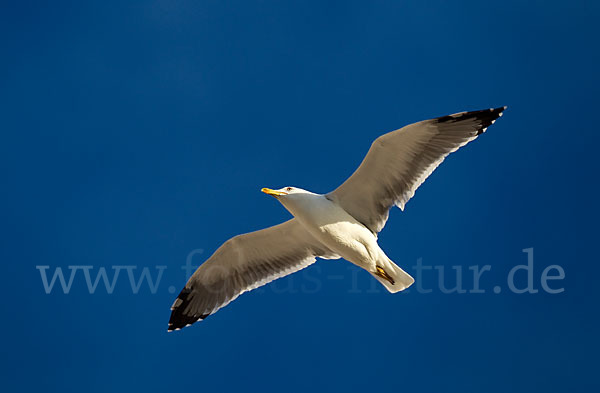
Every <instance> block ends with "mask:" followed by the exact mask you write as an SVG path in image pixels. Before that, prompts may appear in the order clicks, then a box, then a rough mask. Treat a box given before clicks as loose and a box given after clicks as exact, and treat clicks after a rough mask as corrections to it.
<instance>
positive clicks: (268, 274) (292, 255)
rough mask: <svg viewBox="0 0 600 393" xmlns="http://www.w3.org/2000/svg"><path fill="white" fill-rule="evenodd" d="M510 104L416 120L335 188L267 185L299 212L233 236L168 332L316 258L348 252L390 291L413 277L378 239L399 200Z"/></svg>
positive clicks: (192, 283) (186, 292)
mask: <svg viewBox="0 0 600 393" xmlns="http://www.w3.org/2000/svg"><path fill="white" fill-rule="evenodd" d="M505 109H506V107H500V108H495V109H485V110H480V111H474V112H461V113H456V114H454V115H449V116H443V117H439V118H437V119H431V120H425V121H421V122H418V123H414V124H410V125H408V126H406V127H403V128H400V129H399V130H396V131H392V132H390V133H387V134H385V135H382V136H380V137H379V138H377V139H376V140H375V141H374V142H373V144H372V145H371V148H370V149H369V152H368V153H367V155H366V157H365V158H364V160H363V162H362V163H361V164H360V166H359V167H358V169H357V170H356V171H355V172H354V173H353V174H352V176H350V177H349V178H348V179H347V180H346V181H345V182H344V183H343V184H342V185H341V186H339V187H338V188H337V189H335V190H334V191H332V192H330V193H328V194H324V195H321V194H315V193H312V192H310V191H306V190H303V189H301V188H298V187H283V188H281V189H279V190H272V189H270V188H263V189H262V190H261V191H262V192H264V193H266V194H269V195H272V196H274V197H275V198H276V199H277V200H278V201H279V202H281V204H282V205H283V206H284V207H285V208H286V209H287V210H288V211H289V212H290V213H291V214H292V215H293V216H294V217H293V218H292V219H291V220H289V221H286V222H284V223H282V224H279V225H275V226H273V227H270V228H266V229H262V230H260V231H256V232H251V233H246V234H244V235H238V236H235V237H233V238H231V239H229V240H227V241H226V242H225V243H224V244H223V245H222V246H221V247H219V248H218V249H217V251H215V253H214V254H213V255H212V256H211V257H210V258H208V260H206V261H205V262H204V263H203V264H202V265H201V266H200V267H199V268H198V269H197V270H196V272H195V273H194V274H193V275H192V276H191V277H190V279H189V280H188V282H187V284H186V285H185V287H184V288H183V290H182V291H181V293H180V294H179V296H177V299H175V302H174V303H173V306H172V307H171V318H170V320H169V328H168V330H169V331H172V330H179V329H181V328H183V327H186V326H189V325H191V324H193V323H194V322H197V321H200V320H203V319H205V318H206V317H208V316H209V315H211V314H214V313H215V312H216V311H217V310H219V309H220V308H222V307H225V306H226V305H227V304H229V303H230V302H231V301H233V300H234V299H236V298H237V297H238V296H239V295H240V294H242V293H244V292H246V291H250V290H252V289H254V288H257V287H259V286H261V285H264V284H266V283H268V282H270V281H273V280H275V279H277V278H280V277H284V276H287V275H288V274H292V273H294V272H297V271H298V270H301V269H303V268H305V267H307V266H308V265H310V264H312V263H314V262H315V260H316V258H323V259H338V258H344V259H346V260H347V261H349V262H352V263H353V264H355V265H357V266H359V267H361V268H363V269H365V270H366V271H368V272H369V273H371V274H372V275H373V277H374V278H375V279H377V280H378V281H379V282H380V283H381V284H383V286H385V288H386V289H387V290H388V291H390V292H391V293H395V292H399V291H402V290H403V289H406V288H408V287H409V286H410V285H411V284H412V283H413V282H414V279H413V278H412V277H411V276H410V275H409V274H408V273H406V272H405V271H404V270H402V269H401V268H400V267H399V266H397V265H396V264H395V263H394V262H392V260H391V259H390V258H389V257H388V256H387V255H386V254H385V252H383V250H382V249H381V248H380V247H379V245H378V244H377V234H378V233H379V231H381V230H382V229H383V227H384V225H385V223H386V221H387V218H388V213H389V210H390V208H392V207H393V206H394V205H395V206H398V207H399V208H400V209H402V210H404V205H405V204H406V202H408V200H409V199H410V198H412V196H413V195H414V193H415V190H416V189H417V188H418V187H419V186H420V185H421V184H422V183H423V182H424V181H425V179H427V177H428V176H429V175H430V174H431V173H432V172H433V170H435V168H437V166H438V165H440V163H441V162H442V161H443V160H444V158H446V156H447V155H448V154H450V153H452V152H454V151H456V150H457V149H458V148H459V147H461V146H464V145H466V144H467V143H469V142H470V141H472V140H473V139H475V138H477V137H478V136H479V135H480V134H481V133H483V132H484V131H485V130H486V129H487V127H489V126H490V125H491V124H493V123H494V121H495V120H496V119H497V118H498V117H500V116H501V115H502V111H504V110H505Z"/></svg>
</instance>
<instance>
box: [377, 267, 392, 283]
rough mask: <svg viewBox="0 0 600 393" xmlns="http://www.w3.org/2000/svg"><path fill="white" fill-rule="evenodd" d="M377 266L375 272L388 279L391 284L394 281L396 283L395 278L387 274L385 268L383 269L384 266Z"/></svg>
mask: <svg viewBox="0 0 600 393" xmlns="http://www.w3.org/2000/svg"><path fill="white" fill-rule="evenodd" d="M375 268H376V269H377V272H376V273H375V274H377V275H378V276H379V277H381V278H384V279H386V280H388V281H389V282H390V284H392V285H394V283H395V281H394V279H393V278H392V277H390V275H389V274H387V272H386V271H385V270H383V268H382V267H381V266H375Z"/></svg>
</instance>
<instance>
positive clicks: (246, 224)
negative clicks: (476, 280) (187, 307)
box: [0, 1, 600, 393]
mask: <svg viewBox="0 0 600 393" xmlns="http://www.w3.org/2000/svg"><path fill="white" fill-rule="evenodd" d="M598 11H599V6H598V3H597V2H594V1H564V2H563V1H560V2H559V1H504V2H490V1H464V2H460V1H459V2H451V1H375V2H366V1H365V2H360V1H305V2H299V1H177V2H174V1H127V2H121V1H115V2H111V1H95V2H82V1H72V2H63V1H52V2H45V1H37V2H36V1H18V2H13V3H11V4H9V3H8V2H4V3H2V6H1V10H0V49H1V50H2V58H1V59H2V60H1V61H0V132H1V135H2V142H1V143H0V171H1V172H0V173H1V179H2V192H1V193H0V201H1V202H2V203H1V205H2V210H1V222H2V225H1V229H0V230H1V231H2V234H1V235H2V236H1V238H2V247H1V249H0V258H1V259H0V265H1V266H2V273H1V274H0V284H1V285H0V287H1V288H2V301H1V302H0V304H1V307H2V309H1V310H2V324H1V327H0V333H1V335H2V342H3V345H2V347H3V348H2V351H1V353H2V355H1V358H0V359H1V361H2V364H1V367H0V373H1V382H0V384H1V386H2V391H6V392H13V391H14V392H18V391H40V390H41V391H44V392H62V393H67V392H134V391H145V392H186V391H195V392H198V391H217V390H218V391H240V390H241V391H262V392H307V391H330V392H331V391H333V392H336V391H338V392H350V391H362V392H366V391H369V392H371V391H372V392H378V393H382V392H402V391H407V392H408V391H410V392H436V393H438V392H506V391H514V392H532V391H544V392H564V391H570V392H575V391H585V392H590V391H597V390H598V388H599V383H598V378H597V368H598V360H597V354H598V351H599V350H600V345H599V341H598V335H597V333H598V300H599V299H598V298H599V296H598V274H599V273H600V272H599V268H598V255H597V235H598V218H599V217H598V208H597V199H598V187H597V182H598V164H597V159H596V154H597V146H598V143H599V142H600V137H599V130H598V116H597V114H598V107H599V102H598V101H599V100H598V91H599V89H600V83H599V82H600V80H599V79H600V77H599V73H598V69H599V68H600V62H599V60H600V59H599V51H598V38H599V37H598V35H599V34H598V33H599V31H598V27H597V23H598V17H599V12H598ZM502 105H508V107H509V108H508V110H507V111H506V112H505V116H503V117H502V118H501V119H500V120H499V121H498V122H496V124H495V125H493V126H492V127H491V128H490V129H489V130H488V132H487V133H485V134H484V135H482V136H481V137H480V138H478V139H477V140H476V141H475V142H473V143H472V144H470V145H468V146H467V147H465V148H463V149H461V150H460V151H459V152H458V153H455V154H454V155H452V156H451V157H450V158H449V159H448V160H446V162H444V164H443V165H442V166H441V167H440V168H438V170H437V171H436V172H435V173H434V174H433V175H432V176H431V177H430V178H429V179H428V181H427V182H426V183H425V184H424V185H423V186H422V187H421V188H420V189H419V190H418V191H417V193H416V196H415V197H414V198H413V199H412V200H411V201H410V202H409V203H408V204H407V206H406V210H405V212H401V211H400V210H399V209H394V210H393V211H392V213H391V217H390V221H389V222H388V225H387V226H386V228H385V229H384V231H383V232H382V234H381V236H380V244H381V246H382V248H383V249H384V250H386V252H387V254H388V255H389V256H390V257H391V258H392V259H393V260H395V261H396V262H397V263H398V264H399V265H401V266H403V267H404V268H405V269H406V270H407V271H409V272H410V273H412V274H413V275H414V274H415V269H414V268H413V267H414V266H415V265H416V263H417V260H419V259H421V261H422V264H423V265H428V266H434V265H435V266H438V268H437V270H430V271H424V273H423V276H422V277H421V279H420V280H419V283H421V284H422V288H424V289H431V290H432V292H430V293H420V292H422V291H418V290H417V288H416V287H413V288H411V290H410V291H408V293H402V294H397V295H390V294H388V293H386V292H385V291H383V289H381V288H380V287H379V286H377V285H374V284H373V286H372V283H373V282H374V280H372V279H371V278H370V277H369V275H368V274H367V273H365V272H362V271H358V270H357V269H355V268H354V267H352V266H351V265H350V264H349V263H347V262H345V261H319V262H318V263H317V264H315V265H313V266H311V267H310V268H308V269H307V270H305V271H303V272H302V273H299V274H298V275H297V276H292V277H288V278H286V279H283V280H280V281H277V282H276V283H273V285H270V286H267V287H265V288H264V289H262V290H258V291H254V292H251V293H249V294H245V295H242V296H241V297H240V298H239V299H238V300H237V301H236V302H234V303H232V304H231V305H229V306H228V307H226V308H224V309H222V310H221V311H219V312H218V313H217V314H215V315H214V316H211V317H210V318H208V319H207V320H206V321H204V322H202V323H199V324H196V325H194V326H193V327H191V328H187V329H184V330H183V331H181V332H176V333H169V334H167V331H166V328H167V321H168V317H169V313H170V311H169V307H170V305H171V303H172V302H173V300H174V297H175V294H173V293H170V292H172V291H174V290H175V288H176V290H177V291H179V289H180V288H181V287H182V286H183V285H184V284H185V281H186V280H185V272H184V271H183V270H182V269H181V266H182V265H184V264H185V261H186V257H187V256H188V255H189V254H190V253H191V252H193V251H194V250H197V249H202V250H203V251H202V252H200V251H196V254H195V255H194V256H193V258H192V262H193V264H195V265H197V264H199V263H201V262H202V261H203V260H204V259H205V258H206V257H207V256H208V255H210V254H211V253H212V252H213V251H214V250H215V249H216V248H217V247H218V246H219V245H220V244H221V243H222V242H223V241H225V240H226V239H228V238H229V237H231V236H233V235H236V234H238V233H242V232H247V231H251V230H256V229H260V228H262V227H265V226H268V225H272V224H275V223H278V222H280V221H283V220H285V219H287V218H288V217H289V214H288V213H287V212H286V211H285V210H284V209H283V207H282V206H280V205H279V204H278V203H277V202H276V201H275V200H273V199H272V198H270V197H268V196H266V195H264V194H262V193H260V192H259V190H260V188H261V187H265V186H267V187H276V188H279V187H282V186H285V185H296V186H299V187H302V188H307V189H310V190H312V191H315V192H323V193H324V192H328V191H330V190H332V189H333V188H335V187H336V186H337V185H338V184H340V183H341V182H342V181H343V180H344V179H345V178H346V177H347V176H348V175H350V173H351V172H352V171H353V170H354V169H355V168H356V166H357V165H358V164H359V163H360V161H361V160H362V157H363V156H364V154H365V153H366V151H367V150H368V148H369V144H370V142H371V141H372V140H373V139H375V138H376V137H377V136H379V135H380V134H382V133H384V132H387V131H391V130H394V129H397V128H400V127H401V126H403V125H406V124H409V123H412V122H414V121H418V120H423V119H427V118H432V117H437V116H441V115H446V114H450V113H454V112H459V111H464V110H476V109H483V108H489V107H495V106H502ZM528 248H533V256H534V258H533V262H534V265H533V275H532V280H533V285H534V287H535V289H537V290H539V292H537V293H524V294H516V293H512V292H511V291H510V290H509V287H508V285H507V277H508V273H509V271H510V270H511V268H513V267H514V266H517V265H522V264H526V263H527V254H526V253H524V252H523V249H528ZM485 265H489V266H490V268H491V270H490V271H488V272H486V273H485V274H484V275H483V276H482V278H481V282H480V287H481V289H482V290H484V293H470V292H467V293H460V294H459V293H450V294H447V293H444V292H443V291H442V290H441V289H440V288H439V282H438V275H437V274H438V273H439V271H440V270H441V269H442V268H443V269H444V271H443V273H444V276H443V277H444V280H443V282H444V284H445V285H446V287H448V288H451V287H453V286H454V284H455V281H456V280H455V278H454V270H452V266H460V269H462V271H463V283H462V285H463V286H464V287H465V288H466V289H467V290H469V289H472V287H473V279H472V271H471V270H469V267H470V266H480V267H483V266H485ZM551 265H560V267H561V268H562V269H563V271H564V273H565V278H564V279H563V280H554V281H551V282H550V284H549V285H550V287H551V288H552V289H556V288H564V291H563V292H561V293H557V294H550V293H547V292H546V291H544V290H543V288H542V287H541V277H542V274H543V271H544V269H546V268H547V267H548V266H551ZM36 266H49V268H48V269H47V272H48V274H49V275H51V274H52V273H53V272H54V271H55V269H56V268H57V267H60V268H62V269H63V271H64V272H65V273H66V274H68V272H69V268H68V266H93V269H92V270H91V273H90V274H91V277H92V278H95V277H96V274H97V271H98V269H99V268H102V267H104V268H106V269H108V272H109V274H110V277H112V274H113V272H114V271H113V270H112V269H111V267H112V266H137V269H136V270H131V272H132V273H134V274H135V275H136V277H139V274H140V272H141V270H142V269H143V268H148V269H149V272H150V273H151V275H152V277H153V278H154V279H156V277H157V270H156V266H166V268H165V269H164V270H163V274H162V277H161V280H160V283H159V285H158V287H157V290H156V291H152V290H151V289H150V288H149V287H148V285H147V284H146V283H143V284H142V286H141V288H140V290H139V293H137V294H134V293H133V291H132V289H131V286H130V284H129V281H128V275H127V272H126V271H125V270H123V271H121V273H120V276H119V277H118V281H117V282H116V285H115V288H114V291H113V293H111V294H109V293H107V290H106V288H105V287H104V285H103V283H102V282H100V284H99V286H98V288H97V290H96V292H95V293H94V294H90V293H89V291H88V288H87V286H86V283H85V280H84V275H83V271H82V270H80V271H77V273H76V275H75V276H74V280H73V284H72V288H71V289H70V291H69V293H68V294H64V293H63V291H62V289H60V286H59V284H58V283H57V284H56V287H54V289H53V290H52V291H51V293H50V294H46V292H45V290H44V286H43V283H42V279H41V275H40V270H38V269H36ZM556 272H557V271H556V270H554V271H553V273H552V275H556ZM515 277H516V284H517V286H518V287H519V288H523V287H524V286H526V285H527V279H526V272H525V271H524V270H519V272H518V273H516V275H515ZM67 278H68V277H67ZM496 287H498V288H499V291H500V293H495V292H494V290H493V289H494V288H496ZM152 292H155V293H152Z"/></svg>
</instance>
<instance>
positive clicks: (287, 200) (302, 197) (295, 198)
mask: <svg viewBox="0 0 600 393" xmlns="http://www.w3.org/2000/svg"><path fill="white" fill-rule="evenodd" d="M261 191H262V192H264V193H265V194H268V195H271V196H274V197H275V199H277V200H278V201H279V202H281V204H282V205H283V206H284V207H285V208H286V209H288V210H289V211H290V213H292V214H293V215H296V213H297V212H298V210H299V209H303V207H304V206H305V205H307V204H310V201H311V200H312V199H314V198H315V197H317V196H319V195H318V194H315V193H312V192H310V191H306V190H303V189H301V188H298V187H291V186H288V187H283V188H280V189H279V190H273V189H270V188H263V189H261Z"/></svg>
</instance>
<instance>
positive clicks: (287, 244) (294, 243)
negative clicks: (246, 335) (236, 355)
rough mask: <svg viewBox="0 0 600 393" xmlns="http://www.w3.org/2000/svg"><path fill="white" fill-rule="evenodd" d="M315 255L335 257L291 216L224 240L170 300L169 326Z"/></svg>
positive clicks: (312, 259) (211, 308) (302, 265)
mask: <svg viewBox="0 0 600 393" xmlns="http://www.w3.org/2000/svg"><path fill="white" fill-rule="evenodd" d="M316 257H321V258H326V259H333V258H339V257H338V256H337V255H335V254H334V253H332V252H331V251H330V250H329V249H328V248H327V247H325V246H324V245H322V244H321V243H320V242H319V241H318V240H316V239H315V238H314V237H312V236H311V235H310V234H309V233H308V232H307V231H306V230H305V229H304V228H303V227H302V225H301V224H300V223H298V222H297V221H296V219H291V220H289V221H286V222H284V223H282V224H279V225H275V226H273V227H270V228H266V229H262V230H260V231H256V232H251V233H246V234H244V235H239V236H235V237H233V238H231V239H229V240H227V241H226V242H225V243H224V244H223V245H222V246H221V247H219V249H217V251H215V253H214V254H213V255H212V256H211V257H210V258H208V260H206V262H204V263H203V264H202V265H201V266H200V267H199V268H198V270H196V272H195V273H194V274H193V275H192V277H190V279H189V281H188V282H187V284H186V285H185V287H184V288H183V290H182V291H181V293H180V294H179V296H178V297H177V299H176V300H175V302H174V303H173V306H172V307H171V310H172V311H171V318H170V320H169V331H172V330H177V329H181V328H182V327H185V326H188V325H191V324H192V323H194V322H197V321H198V320H202V319H204V318H206V317H207V316H209V315H210V314H213V313H215V312H216V311H217V310H219V309H220V308H222V307H225V306H226V305H227V304H229V303H230V302H231V301H233V300H234V299H236V298H237V297H238V296H239V295H240V294H242V293H244V292H246V291H250V290H252V289H254V288H257V287H259V286H262V285H265V284H266V283H268V282H270V281H273V280H275V279H277V278H280V277H283V276H287V275H288V274H292V273H294V272H296V271H298V270H300V269H303V268H305V267H307V266H308V265H310V264H312V263H314V262H315V260H316Z"/></svg>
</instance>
